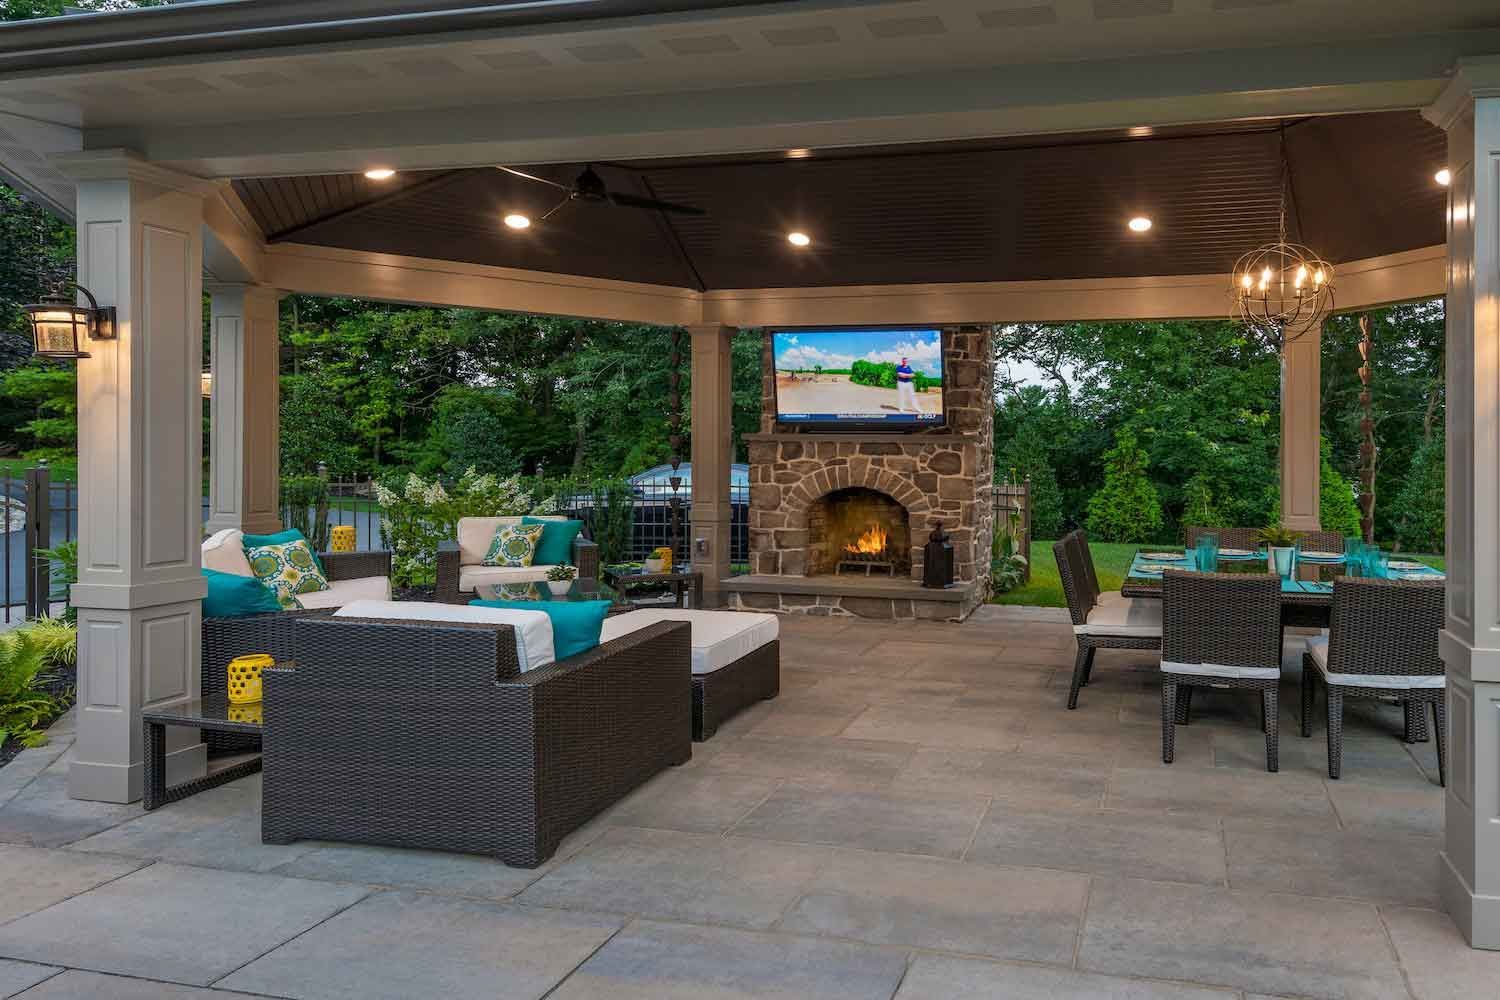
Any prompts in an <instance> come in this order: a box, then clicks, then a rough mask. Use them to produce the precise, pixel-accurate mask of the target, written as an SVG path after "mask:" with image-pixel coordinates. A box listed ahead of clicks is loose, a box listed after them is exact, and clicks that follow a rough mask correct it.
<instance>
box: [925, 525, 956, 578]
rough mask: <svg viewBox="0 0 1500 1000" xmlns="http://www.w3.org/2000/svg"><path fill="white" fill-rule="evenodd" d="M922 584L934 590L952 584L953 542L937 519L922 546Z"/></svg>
mask: <svg viewBox="0 0 1500 1000" xmlns="http://www.w3.org/2000/svg"><path fill="white" fill-rule="evenodd" d="M922 586H924V587H931V588H933V589H934V590H942V589H943V588H944V587H951V586H953V542H952V541H951V540H950V539H949V538H948V533H947V532H946V531H944V530H943V522H942V521H939V522H937V524H935V525H934V526H933V528H932V534H930V535H928V536H927V544H926V545H925V546H923V547H922Z"/></svg>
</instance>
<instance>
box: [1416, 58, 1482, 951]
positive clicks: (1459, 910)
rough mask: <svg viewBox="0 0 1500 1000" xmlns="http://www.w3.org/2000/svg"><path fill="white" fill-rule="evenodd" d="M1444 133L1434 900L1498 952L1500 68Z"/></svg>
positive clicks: (1455, 103) (1476, 69)
mask: <svg viewBox="0 0 1500 1000" xmlns="http://www.w3.org/2000/svg"><path fill="white" fill-rule="evenodd" d="M1425 114H1426V116H1427V117H1428V119H1429V120H1431V121H1433V122H1434V123H1436V124H1437V125H1439V126H1440V127H1441V128H1443V129H1444V130H1446V131H1447V133H1448V164H1447V166H1448V168H1449V170H1451V171H1452V175H1453V180H1452V183H1451V185H1450V186H1449V188H1448V301H1447V325H1448V345H1447V350H1448V361H1447V364H1448V385H1447V405H1448V412H1447V438H1448V441H1447V444H1448V456H1447V464H1448V482H1447V506H1448V537H1447V546H1448V551H1447V555H1448V588H1447V602H1448V606H1447V622H1446V625H1445V628H1444V630H1443V633H1442V637H1441V644H1442V654H1443V662H1444V663H1445V664H1446V666H1447V673H1448V692H1447V694H1448V754H1449V763H1448V789H1447V795H1446V796H1445V799H1444V801H1445V808H1444V820H1445V822H1444V825H1445V830H1444V836H1445V843H1444V847H1443V863H1442V868H1441V875H1440V878H1441V880H1442V894H1443V901H1444V904H1445V905H1446V907H1447V909H1448V912H1449V913H1450V914H1451V915H1452V916H1453V920H1454V922H1455V923H1457V924H1458V926H1459V929H1460V930H1462V931H1463V933H1464V935H1465V936H1466V937H1467V938H1468V939H1469V943H1470V944H1472V945H1473V946H1474V947H1476V948H1500V259H1497V248H1500V57H1494V56H1491V57H1487V58H1485V59H1480V60H1474V61H1472V62H1471V61H1468V60H1464V61H1461V62H1460V65H1459V69H1458V71H1457V72H1456V73H1455V75H1454V78H1453V80H1452V82H1451V83H1450V84H1449V85H1448V87H1447V89H1446V90H1445V91H1444V92H1443V96H1442V97H1440V98H1439V99H1438V101H1437V102H1436V103H1435V104H1434V105H1433V106H1432V107H1430V108H1428V109H1427V111H1426V112H1425Z"/></svg>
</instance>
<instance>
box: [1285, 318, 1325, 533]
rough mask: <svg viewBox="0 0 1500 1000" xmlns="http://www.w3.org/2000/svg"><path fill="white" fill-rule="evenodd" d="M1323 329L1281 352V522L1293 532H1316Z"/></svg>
mask: <svg viewBox="0 0 1500 1000" xmlns="http://www.w3.org/2000/svg"><path fill="white" fill-rule="evenodd" d="M1322 358H1323V336H1322V330H1321V329H1319V330H1309V331H1308V332H1307V333H1305V334H1303V335H1302V336H1301V337H1299V338H1297V339H1296V340H1294V341H1292V342H1290V343H1289V344H1287V345H1286V347H1285V348H1284V349H1283V350H1282V352H1281V522H1282V523H1283V524H1285V525H1286V526H1287V527H1288V528H1291V529H1292V530H1294V531H1317V530H1319V529H1320V528H1321V527H1322V522H1321V521H1320V520H1319V516H1318V495H1319V489H1318V486H1319V481H1318V479H1319V476H1318V474H1319V472H1320V471H1321V464H1322V458H1321V455H1320V452H1319V449H1318V445H1319V441H1320V439H1321V435H1322V430H1323V427H1322V412H1321V408H1320V406H1319V396H1320V395H1321V392H1322V386H1321V385H1320V382H1319V379H1320V376H1321V372H1322Z"/></svg>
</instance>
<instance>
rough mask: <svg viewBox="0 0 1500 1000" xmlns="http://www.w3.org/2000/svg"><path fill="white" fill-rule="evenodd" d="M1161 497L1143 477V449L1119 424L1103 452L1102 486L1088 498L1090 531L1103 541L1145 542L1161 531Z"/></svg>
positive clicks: (1132, 433) (1132, 432) (1144, 455)
mask: <svg viewBox="0 0 1500 1000" xmlns="http://www.w3.org/2000/svg"><path fill="white" fill-rule="evenodd" d="M1161 524H1162V516H1161V500H1160V499H1159V498H1158V496H1157V493H1156V487H1155V486H1153V485H1152V484H1151V480H1150V479H1148V478H1147V477H1146V452H1145V450H1144V449H1142V448H1141V447H1140V446H1139V444H1138V443H1137V441H1136V436H1135V432H1134V431H1132V430H1130V429H1129V428H1123V427H1122V428H1121V429H1120V430H1119V431H1118V432H1116V434H1115V446H1114V447H1113V448H1111V449H1110V450H1109V451H1108V452H1107V453H1106V454H1105V456H1104V486H1103V487H1102V488H1100V490H1099V492H1098V493H1095V494H1094V495H1093V497H1092V498H1090V500H1089V520H1088V525H1089V532H1090V533H1091V534H1093V535H1094V536H1095V537H1097V538H1098V539H1099V540H1100V541H1105V542H1147V541H1151V540H1152V539H1153V538H1155V537H1156V535H1157V533H1158V532H1160V531H1161Z"/></svg>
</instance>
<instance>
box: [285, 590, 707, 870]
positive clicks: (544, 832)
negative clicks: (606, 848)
mask: <svg viewBox="0 0 1500 1000" xmlns="http://www.w3.org/2000/svg"><path fill="white" fill-rule="evenodd" d="M689 637H690V632H689V626H688V625H686V624H684V623H679V622H661V623H659V624H655V625H651V626H648V627H646V628H643V629H640V630H639V631H636V632H632V633H631V634H629V635H627V636H623V637H621V638H619V639H615V640H612V641H609V642H605V643H602V644H600V645H599V646H598V647H596V648H595V649H593V650H590V651H589V652H587V653H582V654H579V655H577V656H573V657H569V658H568V659H565V660H559V661H557V662H555V663H552V664H550V665H547V666H543V667H539V668H537V669H534V670H529V671H526V672H524V673H523V672H520V670H519V662H518V656H517V652H516V639H515V634H514V631H513V629H512V628H511V627H510V626H508V625H495V624H483V625H481V624H456V623H446V622H443V623H438V622H414V621H391V620H372V619H361V618H328V617H319V616H312V617H301V618H297V619H295V620H293V621H292V623H291V640H292V650H293V656H294V658H295V660H296V666H295V667H294V668H293V669H289V670H288V669H276V670H269V671H267V672H266V673H265V674H264V699H265V719H266V723H265V744H266V752H265V759H264V769H263V771H264V785H263V791H262V826H261V837H262V840H264V841H265V842H267V843H275V844H284V843H290V842H292V841H295V840H301V839H318V840H333V841H349V842H356V843H368V844H385V845H390V846H397V847H414V848H430V849H436V850H446V851H462V852H466V853H474V854H486V855H491V856H493V857H496V858H498V859H500V860H501V861H503V862H505V863H506V864H509V865H516V866H519V867H526V868H531V867H535V866H537V865H539V864H541V863H542V862H544V861H546V860H547V859H548V858H549V857H551V855H552V854H553V852H554V851H555V850H556V849H557V846H558V844H559V842H560V841H561V840H562V839H563V837H565V836H566V835H567V834H568V833H570V832H571V831H573V830H575V829H577V828H578V827H579V826H581V825H583V824H584V823H585V822H587V821H588V819H589V818H590V817H592V816H594V815H595V814H597V813H598V812H599V811H600V810H602V809H604V808H605V807H607V806H609V805H610V804H612V803H614V802H616V801H618V800H619V799H620V798H622V797H623V796H624V795H626V794H627V793H628V792H630V791H631V790H632V789H634V788H635V787H637V786H638V785H640V784H641V783H643V782H644V781H646V780H647V779H648V778H650V777H651V776H652V775H654V774H656V773H657V772H659V771H661V770H662V769H664V768H666V767H668V766H670V765H675V764H682V763H685V762H686V761H688V760H689V759H690V758H691V756H692V742H691V732H690V719H689V714H690V710H691V698H690V695H689V688H690V684H691V674H690V659H689V656H690V651H689Z"/></svg>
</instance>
